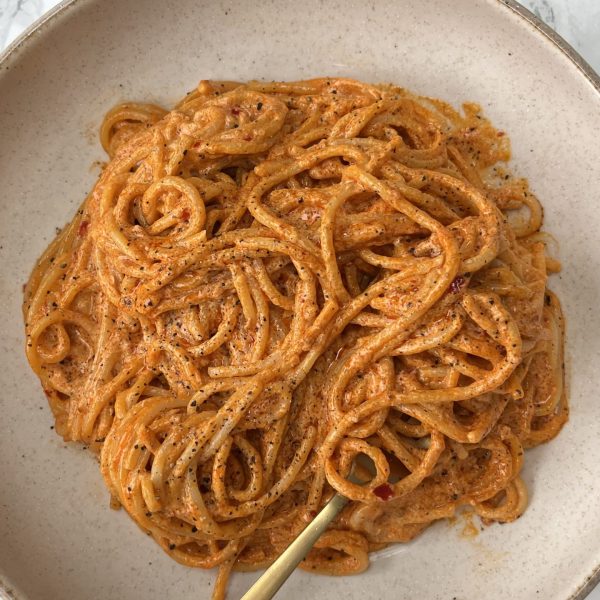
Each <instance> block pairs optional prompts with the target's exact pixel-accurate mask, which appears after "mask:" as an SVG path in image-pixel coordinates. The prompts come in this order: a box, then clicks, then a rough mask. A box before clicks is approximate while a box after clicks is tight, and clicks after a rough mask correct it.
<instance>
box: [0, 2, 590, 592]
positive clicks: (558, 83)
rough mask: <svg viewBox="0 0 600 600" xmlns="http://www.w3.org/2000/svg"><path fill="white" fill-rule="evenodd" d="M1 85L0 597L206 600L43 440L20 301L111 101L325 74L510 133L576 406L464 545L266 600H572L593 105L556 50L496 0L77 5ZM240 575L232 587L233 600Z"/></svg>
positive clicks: (88, 182) (579, 506) (25, 43)
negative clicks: (522, 498)
mask: <svg viewBox="0 0 600 600" xmlns="http://www.w3.org/2000/svg"><path fill="white" fill-rule="evenodd" d="M255 4H256V5H260V7H259V8H257V7H256V6H254V5H255ZM0 68H1V71H0V306H1V307H2V311H3V316H2V319H1V320H0V352H1V356H2V363H1V368H0V424H1V425H0V572H1V575H0V588H2V587H4V591H2V590H0V597H2V598H4V597H9V598H13V597H15V598H19V599H22V598H29V599H30V600H62V599H78V600H117V599H119V600H133V599H137V598H144V600H158V599H161V600H162V599H163V598H173V599H179V600H186V599H192V598H194V599H196V598H207V597H208V596H209V595H210V591H211V582H212V580H213V574H212V573H206V572H203V571H198V570H190V569H186V568H185V567H182V566H180V565H178V564H176V563H175V562H173V561H171V560H170V559H169V558H168V557H167V556H166V555H165V554H163V552H162V551H161V550H160V549H159V548H158V546H156V545H155V544H154V542H152V541H151V540H150V539H148V538H146V536H144V535H142V534H141V533H140V531H139V530H138V529H137V528H136V526H135V525H134V524H133V522H132V521H130V520H129V519H128V518H127V517H126V515H125V514H123V513H114V512H113V511H111V510H109V508H108V495H107V493H106V490H105V488H104V484H103V483H102V480H101V477H100V473H99V470H98V466H97V464H96V462H95V460H94V459H93V458H92V457H91V456H90V455H89V454H88V453H86V452H84V451H82V450H81V449H80V448H78V447H76V446H67V445H66V444H64V443H63V442H62V441H61V440H60V439H58V437H57V436H56V435H55V434H54V432H53V431H51V427H50V425H51V418H50V413H49V410H48V408H47V407H46V402H45V399H44V397H43V394H42V392H41V389H40V386H39V384H38V382H37V380H36V378H35V377H34V376H33V374H32V373H31V372H30V371H29V369H28V367H27V364H26V361H25V357H24V353H23V334H22V326H21V316H20V302H21V286H22V284H23V282H24V281H25V280H26V278H27V275H28V273H29V270H30V269H31V267H32V265H33V263H34V260H35V259H36V258H37V256H38V255H39V254H40V252H41V251H42V250H43V249H44V248H45V247H46V245H47V243H48V242H49V240H50V239H51V238H52V236H53V235H54V228H55V227H56V226H60V225H62V224H64V223H65V221H67V219H69V218H70V217H71V215H72V214H73V212H74V211H75V207H76V206H77V205H78V204H79V203H80V202H81V200H82V199H83V198H84V197H85V195H86V193H87V192H88V191H89V189H90V187H91V186H92V185H93V183H94V180H95V177H96V176H97V171H96V170H94V168H93V167H91V165H92V164H93V163H94V161H95V160H97V159H101V158H102V157H103V154H102V151H101V148H100V146H99V144H98V142H97V138H96V131H97V128H98V124H99V122H100V119H101V115H102V114H103V113H104V112H105V111H106V109H107V108H109V107H110V106H111V105H113V104H114V103H115V102H118V101H121V100H124V99H126V98H127V99H132V98H133V99H140V100H141V99H150V100H154V101H157V102H163V103H166V104H169V103H170V102H172V101H174V100H175V99H176V98H178V97H179V96H181V95H182V93H183V92H184V91H185V90H187V89H189V88H191V87H193V86H194V85H195V84H196V82H197V81H198V80H199V79H200V78H227V79H247V78H265V79H295V78H303V77H310V76H316V75H325V74H337V75H343V76H351V77H357V78H360V79H363V80H366V81H374V82H375V81H394V82H398V83H399V84H401V85H403V86H405V87H409V88H412V89H414V90H416V91H417V92H420V93H423V94H428V95H433V96H438V97H440V98H445V99H448V100H450V101H451V102H454V103H459V102H460V101H462V100H466V99H470V100H475V101H477V102H480V103H481V104H482V105H483V107H484V109H485V111H486V113H487V114H488V115H489V116H490V117H491V118H492V120H493V122H494V123H495V124H497V125H498V126H499V127H500V128H502V129H504V130H505V131H507V132H508V133H509V134H510V136H511V138H512V142H513V149H514V164H515V168H516V169H517V170H518V171H519V172H520V173H521V174H524V175H526V176H527V177H529V179H530V181H531V184H532V186H533V188H534V189H535V191H536V192H537V193H538V195H539V196H540V198H541V199H542V201H543V203H544V207H545V209H546V227H547V228H548V229H549V230H550V231H551V232H552V233H554V234H555V235H556V237H557V238H558V240H559V241H560V251H561V258H562V260H563V263H564V271H563V273H562V274H561V275H560V276H559V277H556V278H555V279H554V283H553V286H554V288H555V289H556V290H557V291H558V293H559V294H560V297H561V299H562V300H563V302H564V308H565V311H566V315H567V323H568V340H569V343H568V353H569V357H570V360H569V365H568V366H569V372H570V386H571V401H572V407H573V409H572V417H571V420H570V422H569V424H568V425H567V427H565V429H564V431H563V433H562V434H561V435H560V437H559V438H558V439H557V440H556V441H554V442H553V443H552V444H550V445H547V446H544V447H541V448H538V449H536V450H534V451H532V452H529V453H528V454H527V460H526V468H525V479H526V480H527V483H528V486H529V489H530V490H531V505H530V507H529V510H528V511H527V512H526V514H525V516H524V517H523V518H522V519H520V520H519V521H518V522H516V523H514V524H511V525H507V526H503V527H501V526H493V527H489V528H487V529H485V531H482V532H481V533H479V535H478V536H477V537H476V538H473V539H466V538H465V536H462V535H461V529H462V526H461V525H460V524H458V525H454V526H449V525H447V524H445V523H440V524H438V525H436V526H434V527H432V528H430V529H429V530H428V531H427V532H426V533H425V534H424V535H423V536H422V537H420V538H418V539H417V540H416V541H414V542H413V543H411V544H408V545H404V546H397V547H395V548H392V549H390V550H388V551H387V552H385V553H384V554H383V555H382V556H380V557H378V558H377V560H375V561H374V563H373V564H372V566H371V568H370V569H369V570H368V571H367V572H366V573H364V574H362V575H360V576H357V577H348V578H341V579H334V578H329V577H319V576H311V575H307V574H305V573H301V572H298V573H296V574H294V575H293V576H292V578H291V579H290V581H289V582H288V583H287V584H286V586H285V588H284V590H283V591H282V593H281V597H284V598H290V599H300V598H323V599H334V598H347V599H351V598H356V599H361V600H364V599H392V598H394V599H397V598H424V599H427V600H450V599H452V598H457V599H460V600H479V599H482V598H485V599H486V600H500V599H501V600H505V599H506V598H514V599H532V598H543V599H545V600H567V599H573V598H583V596H584V595H585V593H586V591H589V589H590V588H591V585H592V583H593V580H594V577H595V575H594V574H595V573H596V574H597V573H598V565H599V564H600V444H599V440H600V405H599V400H598V388H599V387H600V367H599V366H598V357H599V356H600V340H599V333H600V327H599V325H600V311H599V310H598V304H599V299H600V245H599V243H598V239H599V237H600V213H599V211H598V206H599V204H598V193H599V190H600V144H599V141H598V140H600V92H599V83H598V79H597V78H596V76H595V75H594V74H593V73H592V72H591V70H589V69H588V68H587V67H586V65H585V64H583V63H582V62H581V60H580V59H579V58H578V57H577V56H576V55H575V54H574V53H573V52H572V51H571V50H570V49H569V48H568V47H567V46H566V45H565V44H564V43H563V42H561V40H557V39H556V38H555V37H553V36H552V35H551V34H550V33H549V32H548V31H547V30H545V29H543V28H541V27H540V25H539V24H538V23H536V22H535V21H534V20H533V18H532V16H531V15H529V14H525V13H524V12H522V11H521V12H519V9H518V8H517V7H516V6H513V4H512V2H510V3H508V4H504V3H501V2H499V1H497V0H453V1H452V2H450V1H449V0H429V1H428V2H414V1H411V0H382V1H378V0H377V1H376V0H360V1H359V0H352V1H348V2H336V1H331V2H323V1H322V0H303V1H302V2H299V1H294V0H281V1H270V2H269V1H264V2H261V3H252V2H248V1H246V0H224V1H220V0H219V1H212V0H143V1H135V0H104V1H100V0H78V1H75V2H66V3H63V5H62V6H61V8H60V9H58V10H57V11H55V12H54V13H52V14H51V15H49V16H47V17H45V18H44V19H43V20H42V21H41V22H40V23H38V24H37V25H36V26H35V27H34V28H33V29H31V30H30V31H29V32H28V33H27V34H26V35H25V36H24V37H22V38H21V39H20V40H18V41H17V42H16V43H15V44H13V46H12V47H11V48H9V50H8V51H7V52H6V53H5V54H4V55H3V57H2V61H1V63H0ZM256 577H257V574H245V575H235V576H234V578H233V582H232V585H231V597H232V598H239V597H240V596H241V595H242V593H243V591H244V590H246V589H247V588H248V587H249V586H250V584H251V583H252V582H253V581H254V580H255V579H256Z"/></svg>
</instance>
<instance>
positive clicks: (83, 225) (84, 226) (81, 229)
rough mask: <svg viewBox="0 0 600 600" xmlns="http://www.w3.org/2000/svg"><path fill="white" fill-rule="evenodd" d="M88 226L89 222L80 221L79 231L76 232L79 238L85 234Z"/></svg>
mask: <svg viewBox="0 0 600 600" xmlns="http://www.w3.org/2000/svg"><path fill="white" fill-rule="evenodd" d="M89 224H90V222H89V221H81V223H80V224H79V231H78V234H79V237H83V236H84V235H85V234H86V233H87V230H88V227H89Z"/></svg>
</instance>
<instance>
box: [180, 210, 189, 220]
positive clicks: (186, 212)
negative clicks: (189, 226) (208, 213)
mask: <svg viewBox="0 0 600 600" xmlns="http://www.w3.org/2000/svg"><path fill="white" fill-rule="evenodd" d="M181 218H182V219H183V220H184V221H189V220H190V211H189V210H188V209H187V208H184V209H183V211H182V213H181Z"/></svg>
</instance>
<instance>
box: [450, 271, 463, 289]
mask: <svg viewBox="0 0 600 600" xmlns="http://www.w3.org/2000/svg"><path fill="white" fill-rule="evenodd" d="M463 285H465V278H464V277H461V276H460V275H457V276H456V277H455V278H454V279H453V281H452V283H451V284H450V291H451V292H452V293H453V294H458V292H460V290H461V289H462V287H463Z"/></svg>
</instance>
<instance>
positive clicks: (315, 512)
mask: <svg viewBox="0 0 600 600" xmlns="http://www.w3.org/2000/svg"><path fill="white" fill-rule="evenodd" d="M308 514H309V515H310V516H311V517H312V518H313V519H314V518H315V517H316V516H317V511H316V510H309V511H308Z"/></svg>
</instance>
